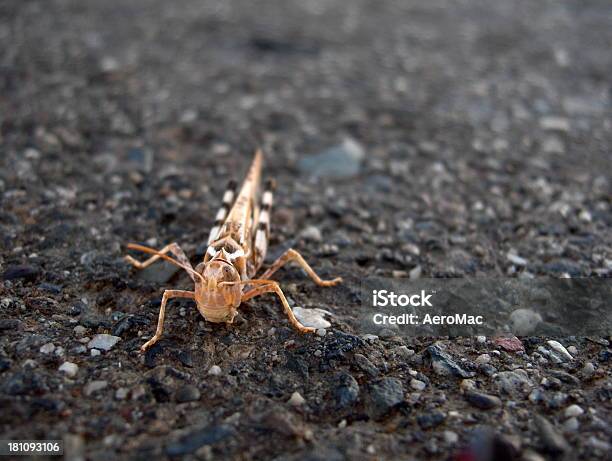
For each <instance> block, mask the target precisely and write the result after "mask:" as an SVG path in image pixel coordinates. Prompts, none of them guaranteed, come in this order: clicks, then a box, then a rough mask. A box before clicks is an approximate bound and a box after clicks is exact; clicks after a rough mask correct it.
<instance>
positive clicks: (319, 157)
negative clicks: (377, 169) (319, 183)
mask: <svg viewBox="0 0 612 461" xmlns="http://www.w3.org/2000/svg"><path fill="white" fill-rule="evenodd" d="M364 157H365V153H364V151H363V147H362V146H361V145H360V144H359V143H358V142H357V141H355V140H353V139H350V138H348V139H345V140H344V141H343V142H342V143H341V144H339V145H337V146H335V147H332V148H330V149H327V150H325V151H323V152H321V153H319V154H315V155H308V156H304V157H301V158H300V160H299V161H298V168H299V170H300V172H301V173H302V174H306V175H309V176H314V177H326V178H349V177H351V176H355V175H357V174H358V173H359V171H360V169H361V163H362V161H363V158H364Z"/></svg>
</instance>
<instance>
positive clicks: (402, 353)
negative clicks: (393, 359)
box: [393, 346, 415, 359]
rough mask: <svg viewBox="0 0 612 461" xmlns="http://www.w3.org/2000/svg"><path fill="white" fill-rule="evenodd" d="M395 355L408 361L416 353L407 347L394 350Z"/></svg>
mask: <svg viewBox="0 0 612 461" xmlns="http://www.w3.org/2000/svg"><path fill="white" fill-rule="evenodd" d="M393 352H395V355H397V356H398V357H402V358H404V359H407V358H408V357H412V356H413V355H414V354H415V352H414V350H413V349H409V348H408V347H407V346H398V347H396V348H395V349H394V351H393Z"/></svg>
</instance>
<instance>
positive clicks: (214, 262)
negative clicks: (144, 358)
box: [125, 150, 342, 352]
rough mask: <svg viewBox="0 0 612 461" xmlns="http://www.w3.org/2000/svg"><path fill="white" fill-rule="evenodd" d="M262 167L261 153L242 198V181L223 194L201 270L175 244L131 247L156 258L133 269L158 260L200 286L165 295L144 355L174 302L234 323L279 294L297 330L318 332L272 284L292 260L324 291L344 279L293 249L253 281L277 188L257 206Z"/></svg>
mask: <svg viewBox="0 0 612 461" xmlns="http://www.w3.org/2000/svg"><path fill="white" fill-rule="evenodd" d="M262 163H263V154H262V152H261V150H257V151H256V152H255V157H254V159H253V163H252V164H251V166H250V168H249V171H248V174H247V176H246V178H245V180H244V182H243V183H242V187H241V188H240V191H239V192H238V195H236V182H235V181H230V182H229V184H228V187H227V190H226V191H225V193H224V194H223V204H222V205H221V208H220V209H219V211H218V212H217V215H216V218H215V223H214V226H213V228H212V229H211V231H210V235H209V237H208V249H207V250H206V253H205V255H204V259H203V261H202V262H200V263H199V264H198V265H197V266H196V267H195V269H194V268H193V267H192V266H191V263H190V262H189V259H188V258H187V256H186V255H185V252H184V251H183V250H182V249H181V247H180V246H179V245H178V244H177V243H171V244H169V245H167V246H165V247H164V248H162V249H161V250H154V249H153V248H148V247H145V246H142V245H137V244H135V243H130V244H128V245H127V248H128V249H132V250H138V251H142V252H144V253H148V254H152V255H153V256H151V257H150V258H149V259H147V260H146V261H142V262H141V261H137V260H136V259H134V258H132V257H131V256H126V257H125V259H126V261H127V262H129V263H130V264H132V265H133V266H135V267H137V268H139V269H144V268H145V267H147V266H149V265H151V264H153V263H154V262H155V261H157V260H159V259H164V260H166V261H169V262H170V263H172V264H174V265H176V266H178V267H180V268H182V269H184V270H185V271H187V273H188V274H189V277H190V278H191V280H192V281H193V282H194V284H195V288H194V290H193V291H185V290H165V291H164V294H163V296H162V302H161V307H160V309H159V318H158V320H157V329H156V331H155V335H154V336H153V337H152V338H151V339H150V340H149V341H147V342H146V343H145V344H143V345H142V347H141V348H140V350H141V352H144V351H146V350H147V349H148V348H149V347H151V346H152V345H153V344H155V343H156V342H157V341H158V340H159V339H160V337H161V335H162V331H163V326H164V317H165V315H166V304H167V303H168V300H169V299H172V298H187V299H193V300H194V301H195V303H196V306H197V308H198V311H199V312H200V314H201V315H202V316H203V317H204V318H205V319H206V320H208V321H209V322H213V323H222V322H225V323H228V324H231V323H232V322H233V321H234V317H235V316H236V314H237V313H238V308H239V306H240V304H241V303H243V302H244V301H247V300H249V299H251V298H254V297H255V296H259V295H262V294H264V293H274V294H276V296H278V298H279V299H280V302H281V304H282V306H283V309H284V311H285V314H286V315H287V317H288V318H289V322H290V323H291V325H292V326H293V327H294V328H295V329H296V330H298V331H299V332H301V333H312V332H313V331H314V330H315V329H314V328H311V327H306V326H304V325H302V324H301V323H300V322H299V321H298V319H297V318H296V317H295V315H294V314H293V311H292V310H291V307H290V306H289V303H288V302H287V299H286V298H285V295H284V294H283V291H282V290H281V288H280V286H279V284H278V282H276V281H274V280H271V279H270V277H272V275H273V274H274V273H275V272H276V271H278V270H279V269H280V268H281V267H283V266H284V265H285V264H287V263H288V262H290V261H295V262H296V263H297V264H299V265H300V266H301V267H302V268H303V269H304V270H305V271H306V273H307V274H308V276H309V277H310V278H311V279H312V280H313V281H314V282H315V283H316V284H317V285H319V286H323V287H328V286H333V285H336V284H337V283H340V282H341V281H342V278H341V277H336V278H334V279H333V280H322V279H321V278H320V277H319V276H318V275H317V274H316V272H315V271H314V270H313V269H312V268H311V267H310V266H309V265H308V263H307V262H306V260H304V258H303V257H302V255H300V254H299V253H298V252H297V251H295V250H294V249H289V250H287V251H286V252H285V253H283V255H282V256H280V257H279V258H278V259H277V260H276V261H275V262H274V263H273V264H272V265H271V266H270V267H269V268H268V269H267V270H266V271H265V272H264V273H263V274H262V275H261V277H259V278H253V277H255V275H256V274H257V272H258V270H259V269H260V268H261V266H262V264H263V261H264V259H265V256H266V252H267V249H268V240H269V236H270V211H271V209H272V199H273V191H274V188H275V183H274V181H272V180H268V181H267V182H266V185H265V189H264V192H263V194H262V195H261V202H260V204H259V205H258V204H257V203H256V199H257V194H258V189H259V184H260V178H261V169H262ZM168 253H171V254H172V255H174V257H175V258H176V259H174V258H171V257H170V256H168Z"/></svg>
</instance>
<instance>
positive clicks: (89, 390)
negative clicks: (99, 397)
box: [83, 381, 108, 397]
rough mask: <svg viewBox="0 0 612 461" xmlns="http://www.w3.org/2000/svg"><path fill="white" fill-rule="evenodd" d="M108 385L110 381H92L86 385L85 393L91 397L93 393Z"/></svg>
mask: <svg viewBox="0 0 612 461" xmlns="http://www.w3.org/2000/svg"><path fill="white" fill-rule="evenodd" d="M106 386H108V381H91V382H89V383H87V384H86V385H85V388H84V389H83V393H84V394H85V395H86V396H88V397H89V396H90V395H92V394H93V393H95V392H98V391H101V390H102V389H104V388H106Z"/></svg>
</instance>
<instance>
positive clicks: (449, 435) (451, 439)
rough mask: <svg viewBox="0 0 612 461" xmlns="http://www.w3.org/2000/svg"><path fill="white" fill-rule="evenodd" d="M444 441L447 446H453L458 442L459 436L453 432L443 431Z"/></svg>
mask: <svg viewBox="0 0 612 461" xmlns="http://www.w3.org/2000/svg"><path fill="white" fill-rule="evenodd" d="M443 436H444V441H445V442H446V443H448V444H449V445H454V444H455V443H457V442H458V441H459V436H458V435H457V434H456V433H455V432H453V431H444V433H443Z"/></svg>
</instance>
